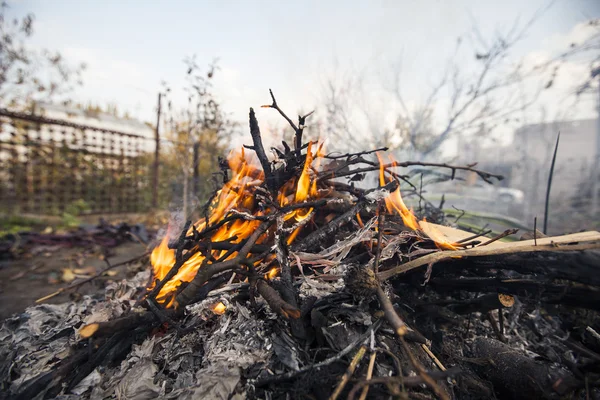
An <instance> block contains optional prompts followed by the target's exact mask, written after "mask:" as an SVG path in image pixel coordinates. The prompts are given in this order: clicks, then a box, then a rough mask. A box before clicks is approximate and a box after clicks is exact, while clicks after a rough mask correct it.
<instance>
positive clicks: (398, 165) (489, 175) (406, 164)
mask: <svg viewBox="0 0 600 400" xmlns="http://www.w3.org/2000/svg"><path fill="white" fill-rule="evenodd" d="M366 163H367V164H373V163H370V162H366ZM415 165H418V166H422V167H439V168H449V169H451V170H452V179H454V175H455V173H456V171H457V170H462V171H470V172H475V173H476V174H477V175H479V177H481V179H483V180H484V181H486V182H487V183H493V182H492V180H491V179H492V178H496V179H497V180H499V181H501V180H503V179H504V176H502V175H498V174H492V173H489V172H485V171H482V170H479V169H476V168H473V166H459V165H450V164H446V163H427V162H421V161H406V162H399V163H390V164H384V165H383V169H385V170H387V169H389V168H405V167H411V166H415ZM380 168H381V166H380V165H379V164H377V165H371V166H370V167H364V168H358V169H355V170H353V171H348V172H343V173H340V174H337V175H335V176H334V177H336V178H339V177H342V176H347V175H353V174H356V173H361V172H369V171H377V170H379V169H380ZM331 174H332V171H323V173H322V174H320V175H319V178H325V177H329V178H331V176H329V175H331Z"/></svg>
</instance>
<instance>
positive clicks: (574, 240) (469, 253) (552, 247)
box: [377, 231, 600, 280]
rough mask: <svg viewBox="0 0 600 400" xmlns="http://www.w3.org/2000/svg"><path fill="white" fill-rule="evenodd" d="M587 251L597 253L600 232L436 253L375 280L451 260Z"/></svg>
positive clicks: (500, 243)
mask: <svg viewBox="0 0 600 400" xmlns="http://www.w3.org/2000/svg"><path fill="white" fill-rule="evenodd" d="M591 249H600V232H597V231H588V232H580V233H574V234H571V235H563V236H554V237H547V238H540V239H538V240H537V245H536V243H535V241H534V240H523V241H519V242H511V243H502V242H494V243H491V244H489V245H487V246H479V247H474V248H471V249H465V250H455V251H452V250H450V251H439V252H437V253H432V254H428V255H426V256H423V257H421V258H417V259H415V260H411V261H408V262H406V263H404V264H400V265H398V266H396V267H393V268H391V269H388V270H386V271H383V272H380V273H379V274H378V275H377V276H378V277H379V279H381V280H385V279H389V278H391V277H393V276H395V275H398V274H402V273H405V272H408V271H410V270H413V269H415V268H419V267H423V266H426V265H429V264H434V263H436V262H438V261H441V260H444V259H451V258H462V257H482V256H491V255H500V254H510V253H526V252H537V251H578V250H591Z"/></svg>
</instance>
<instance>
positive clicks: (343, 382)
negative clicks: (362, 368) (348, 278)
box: [329, 344, 375, 400]
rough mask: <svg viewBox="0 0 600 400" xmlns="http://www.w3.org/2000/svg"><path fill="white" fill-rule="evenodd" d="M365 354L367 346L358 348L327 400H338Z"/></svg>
mask: <svg viewBox="0 0 600 400" xmlns="http://www.w3.org/2000/svg"><path fill="white" fill-rule="evenodd" d="M366 352H367V346H365V345H364V344H363V345H362V346H360V348H359V349H358V351H357V352H356V354H355V355H354V358H352V362H350V365H349V366H348V369H347V370H346V372H344V375H342V379H341V380H340V383H338V385H337V387H336V388H335V390H334V391H333V393H332V394H331V396H329V400H336V399H337V398H338V396H339V395H340V393H342V390H344V388H345V387H346V384H347V383H348V380H349V379H350V377H351V376H352V375H353V374H354V370H355V369H356V367H357V366H358V363H360V360H362V359H363V357H364V356H365V353H366ZM373 354H375V353H373Z"/></svg>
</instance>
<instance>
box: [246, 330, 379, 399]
mask: <svg viewBox="0 0 600 400" xmlns="http://www.w3.org/2000/svg"><path fill="white" fill-rule="evenodd" d="M381 322H382V321H381V320H377V321H376V322H375V323H374V324H373V325H371V326H369V329H367V331H366V332H365V333H363V334H362V335H360V336H359V337H358V338H357V339H356V340H355V341H353V342H352V343H350V344H349V345H348V346H346V347H345V348H344V349H343V350H342V351H340V352H339V353H337V354H336V355H335V356H333V357H330V358H328V359H326V360H324V361H321V362H320V363H317V364H312V365H307V366H305V367H302V368H300V369H298V370H296V371H290V372H287V373H285V374H279V375H274V376H271V377H268V378H265V379H262V380H259V381H254V382H253V381H250V382H249V383H251V384H252V383H253V384H254V385H255V386H257V387H260V386H265V385H268V384H269V383H272V382H279V381H285V380H289V379H292V378H294V377H296V376H298V375H300V374H303V373H305V372H308V371H311V370H313V369H319V368H322V367H326V366H327V365H330V364H333V363H334V362H336V361H339V360H341V359H342V357H344V356H345V355H346V354H348V353H350V352H351V351H352V350H353V349H354V348H355V347H356V346H358V345H359V344H361V343H362V342H364V341H365V340H367V339H368V338H369V337H371V332H376V331H377V330H378V329H379V327H380V326H381Z"/></svg>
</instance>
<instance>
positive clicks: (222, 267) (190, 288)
mask: <svg viewBox="0 0 600 400" xmlns="http://www.w3.org/2000/svg"><path fill="white" fill-rule="evenodd" d="M273 219H274V216H273V215H271V216H269V218H268V219H267V220H266V221H263V222H262V223H261V224H260V225H259V226H258V228H256V230H255V231H254V232H253V233H252V235H250V237H248V239H247V241H246V244H245V245H244V246H243V247H242V248H241V249H240V251H239V252H238V255H237V256H236V257H235V258H233V259H231V260H225V261H222V262H217V263H214V264H209V265H206V266H204V267H202V268H199V269H198V272H197V273H196V276H195V277H194V279H192V280H191V281H190V282H189V283H188V285H187V286H186V287H185V289H183V290H182V291H181V293H179V294H178V295H177V303H178V304H179V306H186V305H188V304H189V302H190V301H191V300H192V299H193V298H194V297H195V294H196V291H197V290H198V289H199V288H200V287H202V285H204V284H205V283H206V282H207V281H208V280H209V279H210V278H212V277H213V275H215V274H218V273H221V272H225V271H227V270H230V269H233V268H235V267H237V266H239V265H240V264H242V263H244V262H246V261H247V260H246V257H247V256H248V253H250V250H252V246H254V244H255V243H256V241H257V240H258V239H259V238H260V237H261V236H262V235H263V234H264V233H265V232H266V231H267V229H269V227H270V226H271V224H272V223H273ZM263 254H264V253H263ZM259 257H264V256H263V255H261V256H259ZM256 261H258V260H256Z"/></svg>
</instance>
